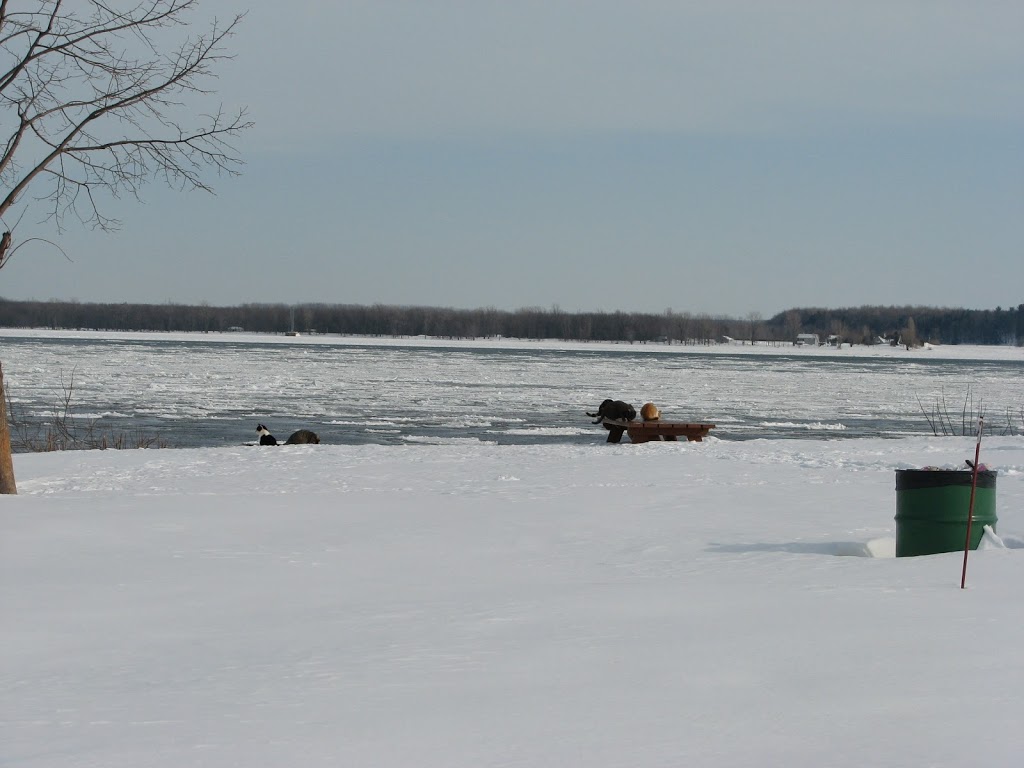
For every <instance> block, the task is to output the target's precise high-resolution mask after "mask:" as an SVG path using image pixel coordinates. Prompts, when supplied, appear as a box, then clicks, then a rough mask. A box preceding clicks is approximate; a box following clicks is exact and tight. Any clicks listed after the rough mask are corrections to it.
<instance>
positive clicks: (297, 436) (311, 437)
mask: <svg viewBox="0 0 1024 768" xmlns="http://www.w3.org/2000/svg"><path fill="white" fill-rule="evenodd" d="M284 444H285V445H319V444H320V436H319V435H317V433H316V432H310V431H309V430H308V429H300V430H298V431H297V432H292V434H291V437H289V438H288V439H287V440H285V441H284Z"/></svg>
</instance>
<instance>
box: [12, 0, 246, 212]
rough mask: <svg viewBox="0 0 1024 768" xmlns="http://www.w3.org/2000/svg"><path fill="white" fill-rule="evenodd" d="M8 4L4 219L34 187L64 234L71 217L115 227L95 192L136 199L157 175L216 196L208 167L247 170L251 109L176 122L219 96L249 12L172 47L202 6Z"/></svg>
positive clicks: (84, 1)
mask: <svg viewBox="0 0 1024 768" xmlns="http://www.w3.org/2000/svg"><path fill="white" fill-rule="evenodd" d="M15 4H17V3H15ZM10 5H11V2H10V1H9V0H3V1H2V2H0V72H2V74H0V130H4V129H3V126H4V124H5V123H6V125H7V129H6V131H5V133H6V136H4V135H3V134H2V133H0V149H2V153H0V194H2V195H3V197H2V199H0V216H3V215H4V214H5V213H6V212H7V211H8V210H9V209H10V208H11V207H12V206H14V205H16V204H18V203H19V202H21V201H22V200H23V199H24V195H25V194H26V192H27V191H28V190H29V189H30V188H31V189H32V193H33V195H34V197H33V198H32V199H33V200H35V201H36V202H43V203H45V206H46V207H45V211H46V213H45V215H44V219H50V220H52V221H53V222H54V223H55V224H56V226H57V228H58V230H62V229H63V226H64V220H65V218H66V217H67V216H69V215H73V216H75V217H76V218H78V219H79V220H80V221H82V222H83V223H85V224H86V225H90V226H93V227H98V228H100V229H114V228H116V227H117V226H118V224H119V222H118V221H116V220H115V219H113V218H110V217H108V216H106V215H104V214H103V213H102V211H101V205H102V199H101V198H100V197H99V196H98V194H97V193H100V192H102V193H104V195H106V196H110V197H114V198H117V197H119V196H120V195H121V194H123V193H127V194H130V195H132V196H135V197H138V196H139V192H140V189H141V187H142V186H143V185H144V184H146V183H148V182H149V181H151V180H162V181H164V182H165V183H166V184H168V185H169V186H171V187H175V188H180V189H185V190H188V189H199V190H203V191H207V192H212V186H211V184H210V182H209V180H208V176H207V173H208V172H209V171H214V172H215V173H216V174H218V175H225V174H226V175H235V174H237V173H239V171H240V169H241V164H242V163H241V159H240V158H239V156H238V154H237V151H236V150H235V147H234V145H233V143H232V142H233V141H234V140H235V139H237V138H238V136H239V135H240V134H241V133H242V132H243V131H244V130H246V129H247V128H249V127H250V126H251V125H252V123H251V121H249V119H248V116H247V113H246V111H245V110H244V109H239V110H237V111H235V112H232V113H230V114H229V113H226V112H225V110H224V108H223V107H218V108H216V109H215V110H214V111H213V112H212V113H210V114H206V115H199V116H193V115H188V116H187V120H188V122H189V123H191V124H185V123H184V122H182V121H180V120H179V119H177V118H176V117H175V115H176V114H177V113H180V112H183V111H184V109H183V103H182V100H183V99H184V98H185V97H187V96H189V95H191V96H201V97H205V96H206V95H208V94H210V93H211V89H210V87H209V86H208V85H207V83H208V82H209V81H211V80H213V79H215V77H216V76H215V74H214V71H213V68H214V66H215V65H216V64H217V63H219V62H221V61H223V60H225V59H229V58H231V56H230V55H229V54H227V53H226V52H225V50H224V43H225V41H226V40H227V39H228V38H230V37H231V36H232V35H233V34H234V33H235V30H236V28H237V26H238V24H239V23H240V22H241V20H242V18H243V15H237V16H234V17H233V18H232V19H231V20H230V21H229V22H227V23H226V24H222V23H220V22H218V21H216V20H214V21H213V23H212V25H211V26H210V27H209V28H208V29H207V30H206V31H205V32H203V33H201V34H198V35H190V36H187V37H186V38H185V39H184V40H181V41H179V42H178V43H176V44H174V45H172V46H170V47H168V45H167V42H166V40H167V35H168V30H169V29H170V28H172V27H178V26H182V25H184V24H186V23H187V21H186V16H187V14H188V13H190V12H191V11H193V10H195V8H196V6H197V5H198V0H143V1H142V2H140V1H139V0H136V2H134V3H131V4H129V6H128V7H127V8H125V9H118V8H116V7H115V4H114V3H111V2H109V1H108V0H76V3H75V4H74V7H73V9H72V8H71V7H69V4H65V3H64V2H63V0H33V2H29V3H25V4H24V5H27V6H28V7H29V10H25V11H19V12H13V11H10V10H9V6H10ZM83 9H84V10H83ZM4 112H6V113H7V114H8V115H9V116H10V117H9V118H8V119H7V120H4V119H3V114H4ZM10 118H13V119H10ZM26 202H27V201H26Z"/></svg>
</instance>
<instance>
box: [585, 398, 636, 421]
mask: <svg viewBox="0 0 1024 768" xmlns="http://www.w3.org/2000/svg"><path fill="white" fill-rule="evenodd" d="M586 414H587V416H591V417H593V416H596V417H597V419H596V420H595V421H594V422H593V423H594V424H600V423H601V422H602V421H604V420H605V419H613V420H615V421H632V420H633V419H635V418H636V409H635V408H634V407H633V406H632V405H630V404H629V403H625V402H623V401H622V400H605V401H604V402H603V403H601V407H600V408H598V409H597V413H591V412H590V411H587V412H586Z"/></svg>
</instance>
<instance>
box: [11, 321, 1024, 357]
mask: <svg viewBox="0 0 1024 768" xmlns="http://www.w3.org/2000/svg"><path fill="white" fill-rule="evenodd" d="M2 338H9V339H67V340H74V339H80V340H86V341H88V340H93V341H131V342H136V341H144V342H147V341H154V342H168V341H173V342H191V343H211V344H217V343H232V344H254V345H259V344H262V345H273V344H287V345H309V346H341V347H345V346H349V347H368V346H378V347H395V348H403V347H404V348H442V349H443V348H468V349H481V350H544V351H592V352H619V353H628V354H647V353H650V354H655V353H656V354H723V355H764V356H769V357H771V356H782V355H785V356H800V357H809V358H815V357H820V358H850V357H854V358H878V359H889V360H906V361H907V362H918V361H923V360H979V361H1022V362H1024V347H1017V346H1011V345H981V344H950V345H940V344H925V345H924V346H921V347H912V348H911V349H907V348H905V347H903V346H891V345H888V344H874V345H864V344H855V345H850V344H844V345H843V346H842V347H840V348H837V347H831V346H798V345H796V344H791V343H789V342H774V341H773V342H756V343H754V344H751V343H750V342H741V341H731V342H715V343H710V344H700V343H686V344H684V343H682V342H679V341H674V342H672V343H668V342H655V341H635V342H628V341H573V340H562V339H522V338H508V337H502V336H498V337H493V336H492V337H472V338H471V337H445V336H363V335H341V334H300V335H286V334H281V333H276V334H275V333H253V332H247V331H224V332H221V331H211V332H202V331H103V330H68V329H49V328H0V339H2Z"/></svg>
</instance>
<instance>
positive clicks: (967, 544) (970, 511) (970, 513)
mask: <svg viewBox="0 0 1024 768" xmlns="http://www.w3.org/2000/svg"><path fill="white" fill-rule="evenodd" d="M984 428H985V419H984V417H981V418H979V419H978V442H976V443H975V444H974V475H973V476H972V477H971V501H970V504H969V505H968V507H967V538H966V539H965V540H964V567H963V570H962V571H960V589H963V588H964V583H965V582H966V581H967V553H968V552H969V551H970V549H971V521H972V520H973V519H974V492H975V490H977V488H978V456H979V454H980V453H981V431H982V430H983V429H984Z"/></svg>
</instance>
